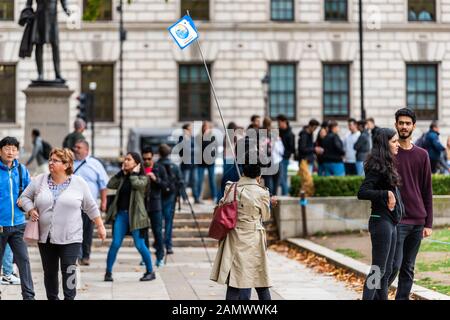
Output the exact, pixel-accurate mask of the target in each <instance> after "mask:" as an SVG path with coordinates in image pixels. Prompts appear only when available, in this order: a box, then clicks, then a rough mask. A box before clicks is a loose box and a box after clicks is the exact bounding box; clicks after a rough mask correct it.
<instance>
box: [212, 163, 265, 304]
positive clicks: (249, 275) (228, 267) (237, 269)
mask: <svg viewBox="0 0 450 320" xmlns="http://www.w3.org/2000/svg"><path fill="white" fill-rule="evenodd" d="M243 173H244V176H243V177H242V178H241V179H240V180H239V181H238V182H237V199H238V222H237V225H236V228H235V229H233V230H231V231H230V232H229V233H228V234H227V236H226V237H225V238H224V239H223V240H221V241H220V242H219V250H218V252H217V256H216V259H215V261H214V265H213V268H212V271H211V277H210V278H211V280H213V281H216V282H218V283H221V284H227V285H228V288H227V294H226V299H227V300H247V299H248V300H249V299H250V295H251V288H255V289H256V291H257V293H258V296H259V299H260V300H270V299H271V297H270V291H269V287H271V281H270V279H269V270H268V266H267V254H266V251H267V244H266V231H265V229H264V227H263V225H262V222H263V221H266V220H268V219H269V218H270V195H269V191H268V190H267V189H266V188H264V187H262V186H260V184H259V182H260V179H261V167H260V166H259V165H257V164H250V165H244V167H243ZM230 188H232V190H230ZM234 188H235V184H233V183H231V182H229V183H227V186H226V188H225V196H224V198H222V199H221V200H220V201H221V202H223V201H226V202H229V201H232V200H233V196H234ZM228 191H230V192H228Z"/></svg>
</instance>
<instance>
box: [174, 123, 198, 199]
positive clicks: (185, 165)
mask: <svg viewBox="0 0 450 320" xmlns="http://www.w3.org/2000/svg"><path fill="white" fill-rule="evenodd" d="M178 143H179V144H181V145H182V148H181V150H180V152H179V156H180V158H181V164H180V169H181V173H182V175H183V181H184V182H185V185H186V187H187V186H190V187H191V190H192V196H193V197H194V202H195V203H196V204H200V203H201V201H200V195H199V194H198V193H197V191H198V188H197V184H198V182H197V181H198V177H197V164H196V163H195V148H196V145H195V139H194V137H193V135H192V125H191V124H190V123H186V124H185V125H183V135H182V136H180V138H179V140H178ZM185 151H186V152H185Z"/></svg>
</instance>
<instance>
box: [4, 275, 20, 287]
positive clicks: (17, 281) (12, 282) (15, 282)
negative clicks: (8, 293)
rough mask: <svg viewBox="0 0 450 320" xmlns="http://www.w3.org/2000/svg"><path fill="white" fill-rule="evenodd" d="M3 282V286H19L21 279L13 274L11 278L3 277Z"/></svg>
mask: <svg viewBox="0 0 450 320" xmlns="http://www.w3.org/2000/svg"><path fill="white" fill-rule="evenodd" d="M1 282H2V284H3V285H19V284H20V279H19V278H18V277H17V276H15V275H14V274H11V275H9V276H3V277H2V281H1Z"/></svg>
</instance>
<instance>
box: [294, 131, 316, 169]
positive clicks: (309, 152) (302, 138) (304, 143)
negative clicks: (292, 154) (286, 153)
mask: <svg viewBox="0 0 450 320" xmlns="http://www.w3.org/2000/svg"><path fill="white" fill-rule="evenodd" d="M306 128H307V127H304V128H303V130H302V131H300V133H299V135H298V158H299V160H300V161H301V160H303V159H305V160H307V161H308V162H309V163H313V162H314V148H315V147H314V142H313V135H312V133H309V132H308V131H306Z"/></svg>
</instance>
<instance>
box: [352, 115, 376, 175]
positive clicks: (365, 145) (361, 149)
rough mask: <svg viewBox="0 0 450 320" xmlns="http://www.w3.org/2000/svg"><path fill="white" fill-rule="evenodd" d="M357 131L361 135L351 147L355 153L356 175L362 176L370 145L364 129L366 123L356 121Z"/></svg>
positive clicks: (367, 133)
mask: <svg viewBox="0 0 450 320" xmlns="http://www.w3.org/2000/svg"><path fill="white" fill-rule="evenodd" d="M358 130H359V131H360V132H361V135H360V136H359V138H358V140H356V143H355V145H354V147H353V148H354V149H355V151H356V163H355V165H356V174H357V175H358V176H364V161H366V159H367V156H368V154H369V152H370V146H371V144H372V143H371V139H370V134H369V131H368V130H367V129H366V121H364V120H360V121H358Z"/></svg>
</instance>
